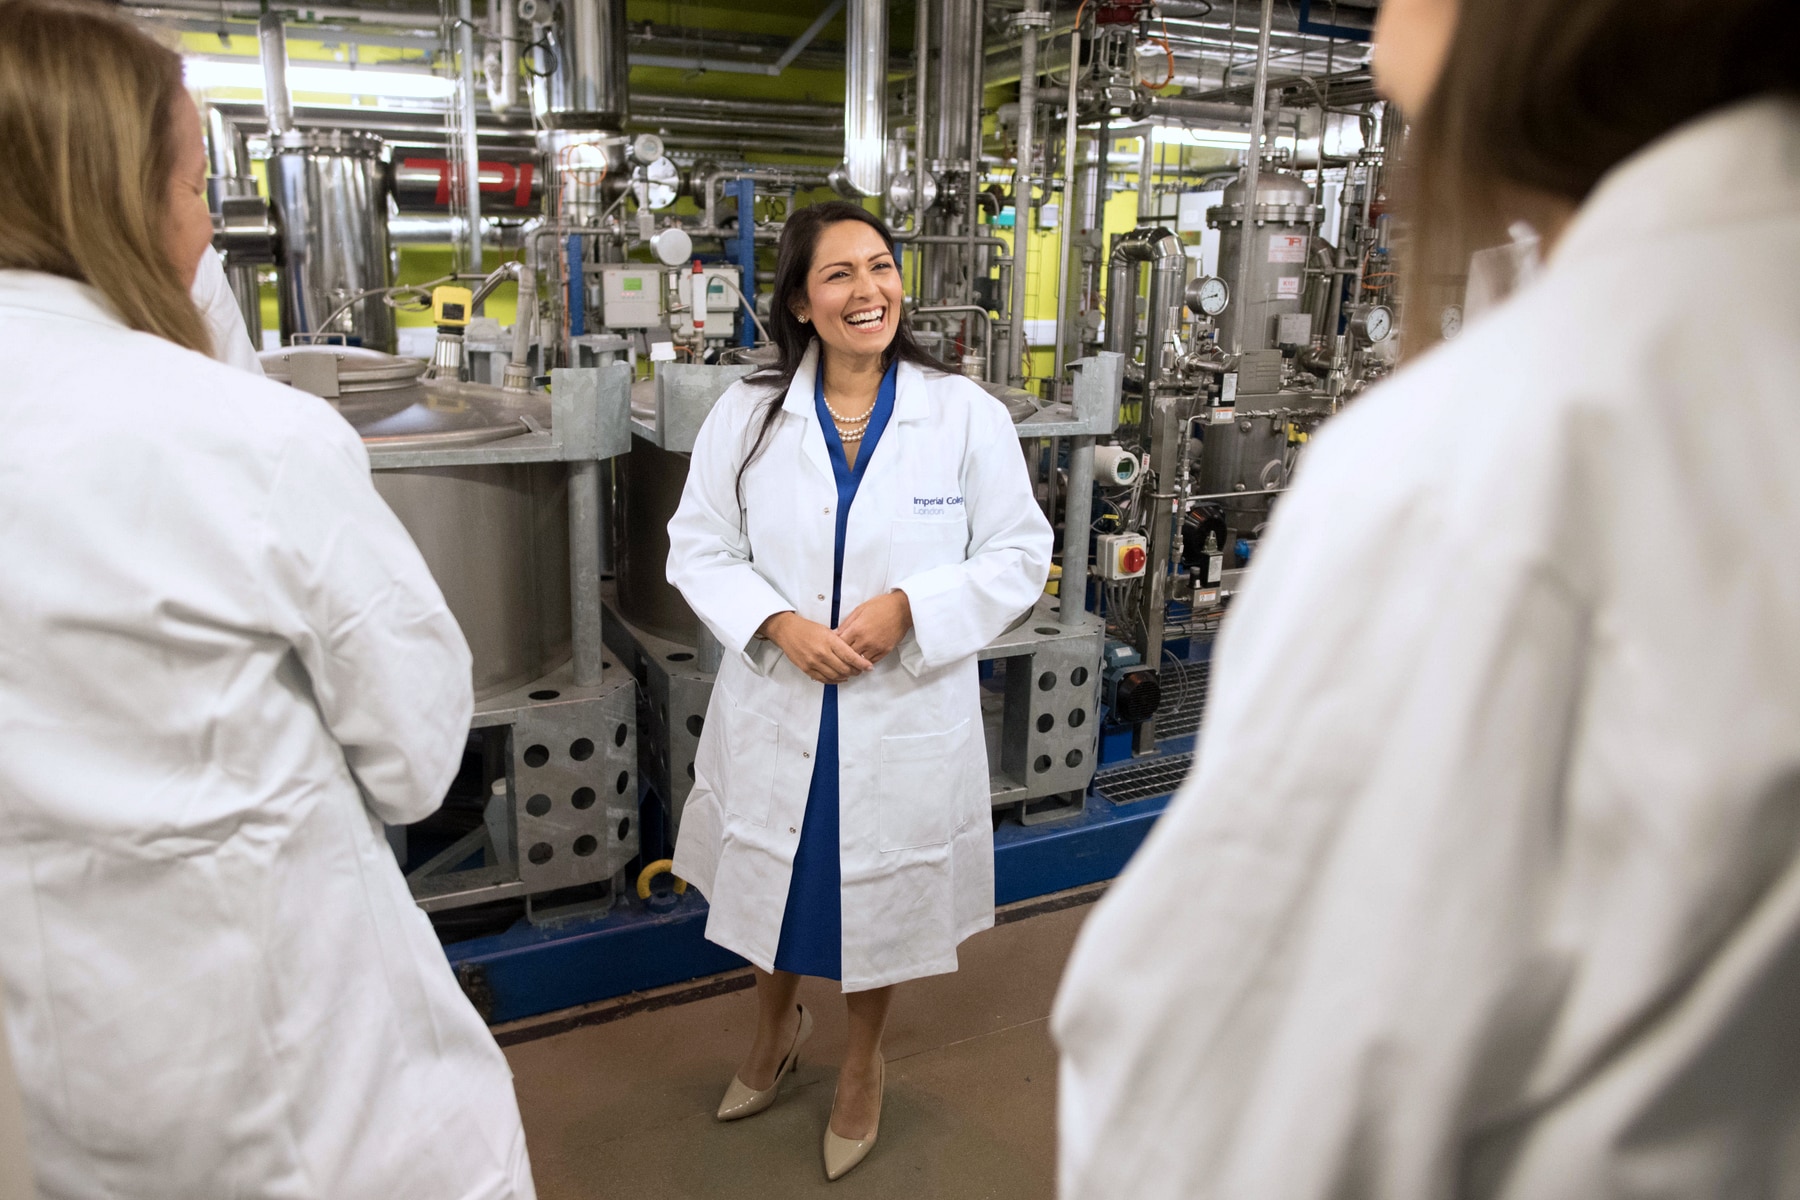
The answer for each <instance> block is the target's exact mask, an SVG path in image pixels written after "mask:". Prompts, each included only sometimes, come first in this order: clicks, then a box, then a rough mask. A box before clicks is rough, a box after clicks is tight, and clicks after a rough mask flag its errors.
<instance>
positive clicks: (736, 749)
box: [718, 697, 781, 825]
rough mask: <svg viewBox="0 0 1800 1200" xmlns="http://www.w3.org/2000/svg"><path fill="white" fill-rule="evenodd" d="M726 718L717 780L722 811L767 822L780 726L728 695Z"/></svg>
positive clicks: (772, 798) (759, 821) (749, 819)
mask: <svg viewBox="0 0 1800 1200" xmlns="http://www.w3.org/2000/svg"><path fill="white" fill-rule="evenodd" d="M727 700H728V701H729V705H728V707H727V708H726V710H725V712H726V717H725V746H724V750H725V761H724V762H723V763H722V764H720V774H721V775H722V776H724V778H723V779H721V780H720V781H719V783H718V789H719V791H720V792H721V793H722V798H723V800H724V802H725V811H726V812H727V813H728V814H730V815H731V816H733V817H738V818H741V819H742V820H745V821H751V822H754V823H755V824H757V825H767V824H768V823H769V806H770V804H771V803H773V801H774V797H775V766H776V762H777V759H776V751H777V749H778V748H779V746H780V742H781V727H780V726H779V725H777V724H775V722H773V721H771V720H769V718H767V717H765V716H763V715H762V714H761V713H755V712H751V711H750V710H749V709H747V708H741V707H739V706H738V704H737V702H736V701H735V700H731V699H730V697H727Z"/></svg>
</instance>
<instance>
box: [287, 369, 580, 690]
mask: <svg viewBox="0 0 1800 1200" xmlns="http://www.w3.org/2000/svg"><path fill="white" fill-rule="evenodd" d="M321 359H330V360H332V363H331V367H332V371H331V373H330V374H329V375H328V377H329V378H332V379H334V380H335V388H334V389H331V388H330V387H329V385H328V390H336V391H337V393H338V394H337V395H336V396H331V397H328V399H329V400H330V402H331V403H332V404H333V405H334V406H335V407H336V408H337V409H338V411H339V412H341V413H342V414H343V416H344V419H345V420H347V421H349V422H350V424H351V425H352V426H353V427H354V428H355V429H356V431H357V432H358V433H360V434H361V435H362V438H363V443H364V444H365V445H367V446H368V447H370V448H371V449H377V448H380V449H384V450H434V449H442V448H448V447H460V446H472V445H481V444H484V443H491V442H497V441H501V440H503V439H506V438H510V437H514V436H517V435H518V434H522V433H525V432H527V431H528V430H529V429H530V428H531V426H530V425H528V424H527V423H526V422H527V421H528V420H529V421H531V422H533V423H535V424H537V425H538V426H539V427H540V428H541V427H544V426H547V425H548V424H549V414H550V404H549V400H548V398H547V397H546V396H544V395H542V394H535V395H525V394H520V393H515V392H506V391H503V390H502V389H500V388H497V387H488V386H484V385H482V384H470V383H456V382H446V381H439V380H433V381H425V380H422V379H420V378H419V376H420V372H422V371H423V370H424V367H425V363H424V361H423V360H421V359H410V358H396V357H394V356H392V355H388V354H382V353H378V352H376V351H371V350H359V349H356V348H352V347H342V346H300V347H292V348H289V349H287V350H282V351H277V352H271V353H269V354H265V355H264V356H263V364H264V369H265V370H266V371H268V373H269V375H270V377H271V378H274V379H277V380H280V381H281V382H284V383H290V382H292V383H296V384H297V386H301V387H305V388H307V390H314V389H313V388H312V387H308V384H314V383H316V380H317V378H318V376H317V374H316V372H317V371H318V367H319V362H320V360H321ZM309 372H314V373H315V374H313V375H312V376H311V377H310V378H309ZM374 480H375V490H376V491H378V492H380V493H381V496H382V498H383V499H384V500H386V501H387V502H388V506H389V507H390V508H392V509H393V510H394V515H395V516H397V517H399V518H400V523H401V524H402V525H404V526H406V530H407V532H408V533H410V534H412V537H413V541H414V542H415V543H417V544H418V547H419V552H420V553H421V554H422V555H424V557H425V563H426V565H427V566H429V567H430V568H431V574H432V576H433V578H435V579H436V580H437V584H438V587H439V588H441V589H442V590H443V593H444V599H445V601H446V602H447V603H448V604H449V606H450V611H451V613H452V614H454V615H455V617H456V620H457V623H458V624H459V625H461V626H462V631H463V636H464V637H465V638H466V639H468V642H469V649H470V651H471V653H472V654H473V656H474V672H473V674H474V679H473V682H474V685H475V695H476V698H477V699H478V700H480V699H486V698H488V697H490V696H495V695H499V694H500V693H502V692H507V691H510V690H512V689H513V688H516V687H519V686H521V685H523V684H526V683H530V682H531V681H533V680H535V679H540V678H542V677H543V676H545V675H547V674H549V673H550V672H551V671H552V670H553V669H555V668H556V667H557V666H560V665H561V664H562V663H564V662H566V661H567V660H568V658H569V640H570V612H569V608H570V581H569V498H568V466H567V464H565V463H560V462H526V463H479V464H474V465H466V466H428V467H411V468H400V469H384V470H380V471H377V472H376V473H375V475H374Z"/></svg>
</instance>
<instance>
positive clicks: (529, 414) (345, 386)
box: [261, 346, 550, 450]
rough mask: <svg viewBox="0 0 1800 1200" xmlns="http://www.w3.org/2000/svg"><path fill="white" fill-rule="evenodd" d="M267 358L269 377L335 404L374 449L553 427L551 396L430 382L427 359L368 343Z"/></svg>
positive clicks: (457, 442) (480, 439)
mask: <svg viewBox="0 0 1800 1200" xmlns="http://www.w3.org/2000/svg"><path fill="white" fill-rule="evenodd" d="M261 358H262V363H263V370H264V371H265V372H267V374H268V376H269V378H271V379H273V380H275V381H276V382H278V383H286V384H289V385H290V386H293V387H297V388H299V389H300V390H302V391H307V392H312V393H313V394H314V395H316V396H320V397H322V398H323V399H325V400H326V401H328V402H329V403H330V404H331V406H332V407H333V408H335V409H337V410H338V412H339V413H340V414H341V415H342V416H343V418H344V419H345V420H346V421H348V422H350V425H351V427H352V428H354V429H355V430H356V432H357V433H359V434H361V435H362V440H363V444H364V445H366V446H370V447H377V446H378V447H381V448H383V449H390V450H428V449H433V448H444V447H451V446H474V445H480V444H482V443H485V442H497V441H502V440H504V439H506V438H510V437H517V436H518V435H519V434H522V433H531V432H537V431H542V430H545V429H548V428H549V427H550V398H549V397H548V396H547V395H544V394H543V393H529V394H526V393H519V392H509V391H506V390H505V389H503V388H498V387H494V386H492V385H489V384H484V383H458V382H455V381H454V380H426V379H423V378H421V375H422V373H423V371H424V370H425V366H426V363H425V361H424V360H423V359H418V358H402V357H400V356H398V355H393V354H384V353H383V352H381V351H379V350H368V349H365V348H363V347H360V346H289V347H285V348H284V349H281V350H272V351H268V352H266V353H264V354H263V355H261Z"/></svg>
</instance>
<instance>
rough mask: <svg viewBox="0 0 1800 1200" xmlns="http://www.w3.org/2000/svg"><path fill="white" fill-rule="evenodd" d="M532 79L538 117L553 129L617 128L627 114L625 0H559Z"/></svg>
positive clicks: (628, 112)
mask: <svg viewBox="0 0 1800 1200" xmlns="http://www.w3.org/2000/svg"><path fill="white" fill-rule="evenodd" d="M558 12H559V14H560V18H561V19H560V20H559V21H558V22H557V23H556V24H555V26H553V29H552V32H551V33H550V34H549V35H548V38H547V47H548V49H549V50H550V51H551V53H549V54H547V55H545V54H541V53H540V55H539V61H538V62H537V63H536V65H535V68H536V70H537V71H539V72H542V73H541V74H539V75H538V76H537V77H536V78H535V79H534V81H533V84H532V103H533V105H534V107H535V108H536V110H537V115H538V117H539V118H540V119H541V120H543V121H544V123H545V124H547V125H549V126H551V127H552V128H557V129H621V128H623V127H624V125H625V119H626V118H627V117H629V116H630V115H631V101H630V90H629V86H628V84H629V78H630V66H629V64H628V62H627V60H626V56H625V39H626V28H625V0H563V3H562V4H561V5H560V6H559V8H558Z"/></svg>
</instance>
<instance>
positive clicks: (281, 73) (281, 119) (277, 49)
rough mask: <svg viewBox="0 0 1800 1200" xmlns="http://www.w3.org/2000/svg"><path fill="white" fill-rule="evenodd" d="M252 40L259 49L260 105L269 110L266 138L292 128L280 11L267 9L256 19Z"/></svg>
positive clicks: (291, 99) (278, 136)
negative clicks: (260, 57)
mask: <svg viewBox="0 0 1800 1200" xmlns="http://www.w3.org/2000/svg"><path fill="white" fill-rule="evenodd" d="M256 40H257V44H258V46H259V48H260V49H261V51H262V69H263V107H264V108H265V109H267V111H268V114H269V140H270V141H279V140H280V139H281V135H282V134H284V133H289V132H292V130H293V128H294V97H293V93H291V92H289V91H288V81H287V29H286V27H285V26H283V25H282V23H281V14H280V13H278V12H267V13H264V14H263V15H262V18H261V19H260V20H258V21H257V23H256Z"/></svg>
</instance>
